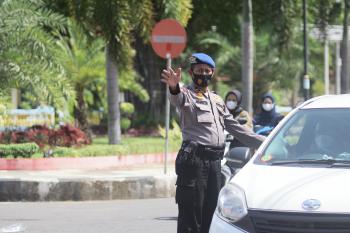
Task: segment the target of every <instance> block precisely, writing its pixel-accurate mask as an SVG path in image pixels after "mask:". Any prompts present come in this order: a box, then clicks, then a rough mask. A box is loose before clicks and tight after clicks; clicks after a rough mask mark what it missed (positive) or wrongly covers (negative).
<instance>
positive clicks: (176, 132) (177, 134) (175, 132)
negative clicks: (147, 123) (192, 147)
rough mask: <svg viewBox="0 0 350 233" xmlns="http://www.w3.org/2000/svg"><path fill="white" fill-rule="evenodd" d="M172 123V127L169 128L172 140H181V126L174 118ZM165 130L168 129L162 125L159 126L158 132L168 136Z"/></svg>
mask: <svg viewBox="0 0 350 233" xmlns="http://www.w3.org/2000/svg"><path fill="white" fill-rule="evenodd" d="M171 125H172V129H169V132H168V136H169V139H170V140H174V141H177V140H181V138H182V133H181V128H180V126H179V125H178V124H177V123H176V121H175V120H173V121H172V122H171ZM165 131H166V130H165V127H164V128H163V127H161V126H158V132H159V134H160V135H161V136H162V137H163V138H165V136H166V135H165V134H166V132H165Z"/></svg>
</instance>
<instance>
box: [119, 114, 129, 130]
mask: <svg viewBox="0 0 350 233" xmlns="http://www.w3.org/2000/svg"><path fill="white" fill-rule="evenodd" d="M130 126H131V120H130V119H129V118H124V117H123V118H122V119H121V121H120V127H121V129H122V130H123V131H125V130H127V129H129V128H130Z"/></svg>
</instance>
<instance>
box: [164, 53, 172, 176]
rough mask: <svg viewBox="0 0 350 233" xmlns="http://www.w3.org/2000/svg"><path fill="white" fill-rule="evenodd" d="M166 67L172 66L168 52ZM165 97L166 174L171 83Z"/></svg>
mask: <svg viewBox="0 0 350 233" xmlns="http://www.w3.org/2000/svg"><path fill="white" fill-rule="evenodd" d="M166 68H167V70H169V69H170V68H171V55H170V53H167V54H166ZM165 88H166V90H165V93H166V98H165V150H164V174H166V173H167V161H168V147H169V121H170V102H169V94H170V93H169V85H166V87H165Z"/></svg>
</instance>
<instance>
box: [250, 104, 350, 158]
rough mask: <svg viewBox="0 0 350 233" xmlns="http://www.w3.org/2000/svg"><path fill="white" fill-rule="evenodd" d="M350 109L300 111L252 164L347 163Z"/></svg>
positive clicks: (349, 143)
mask: <svg viewBox="0 0 350 233" xmlns="http://www.w3.org/2000/svg"><path fill="white" fill-rule="evenodd" d="M349 119H350V109H307V110H299V111H298V112H296V113H295V114H294V115H293V116H292V117H291V118H290V119H289V120H288V121H287V122H285V123H284V125H283V126H282V128H280V130H279V132H278V133H277V134H276V135H275V136H274V137H273V138H272V140H271V141H270V143H269V144H268V146H267V147H266V149H265V151H264V152H263V153H262V154H261V155H260V156H258V158H257V160H256V161H255V162H257V163H262V164H270V163H272V162H275V161H284V160H295V159H307V160H309V159H311V160H313V159H314V160H319V159H338V160H349V161H350V140H349V138H350V137H349V133H350V120H349Z"/></svg>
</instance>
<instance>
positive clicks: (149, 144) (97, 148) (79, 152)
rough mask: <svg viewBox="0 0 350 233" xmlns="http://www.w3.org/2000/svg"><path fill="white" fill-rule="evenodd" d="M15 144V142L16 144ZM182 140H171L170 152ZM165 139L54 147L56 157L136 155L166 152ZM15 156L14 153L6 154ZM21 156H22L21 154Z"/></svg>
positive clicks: (39, 155) (99, 141) (104, 139)
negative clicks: (117, 143)
mask: <svg viewBox="0 0 350 233" xmlns="http://www.w3.org/2000/svg"><path fill="white" fill-rule="evenodd" d="M14 145H15V144H14ZM180 145H181V140H180V139H177V140H169V148H168V151H169V152H176V151H178V150H179V148H180ZM164 147H165V139H164V138H162V137H151V136H143V137H122V142H121V144H119V145H109V144H108V138H107V137H98V138H94V139H93V143H92V144H91V145H86V146H81V147H56V148H53V155H52V156H54V157H88V156H108V155H134V154H150V153H164V150H165V148H164ZM5 157H6V158H13V156H12V155H9V156H5ZM19 157H21V156H19ZM30 157H31V158H42V157H43V153H42V152H36V153H35V154H33V155H32V156H30Z"/></svg>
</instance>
